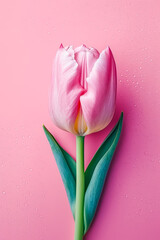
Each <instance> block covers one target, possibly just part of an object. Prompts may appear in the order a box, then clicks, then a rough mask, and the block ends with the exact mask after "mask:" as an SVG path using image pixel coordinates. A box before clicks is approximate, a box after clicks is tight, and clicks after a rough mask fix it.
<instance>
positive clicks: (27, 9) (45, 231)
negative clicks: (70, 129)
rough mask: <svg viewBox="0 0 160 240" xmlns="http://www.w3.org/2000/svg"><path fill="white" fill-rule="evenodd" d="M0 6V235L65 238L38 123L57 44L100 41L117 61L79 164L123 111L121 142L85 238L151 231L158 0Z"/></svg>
mask: <svg viewBox="0 0 160 240" xmlns="http://www.w3.org/2000/svg"><path fill="white" fill-rule="evenodd" d="M1 5H2V6H1V8H0V9H1V10H0V11H1V13H0V29H1V32H0V49H1V50H0V52H1V53H0V61H1V62H0V80H1V87H0V240H11V239H14V240H54V239H56V240H62V239H65V240H71V239H73V236H74V221H73V218H72V214H71V211H70V207H69V204H68V200H67V196H66V193H65V190H64V187H63V184H62V181H61V177H60V174H59V172H58V169H57V166H56V163H55V160H54V158H53V155H52V153H51V150H50V146H49V144H48V142H47V140H46V137H45V135H44V133H43V130H42V124H43V123H44V124H45V125H46V126H47V127H48V128H49V129H50V131H51V132H52V133H53V134H54V136H55V137H56V139H57V140H58V141H59V142H60V143H61V144H62V146H63V147H64V148H65V149H66V150H67V151H68V152H69V153H70V154H71V155H72V156H73V157H75V137H74V136H73V135H71V134H69V133H67V132H64V131H62V130H59V129H58V128H56V127H55V126H54V125H53V124H52V122H51V119H50V116H49V112H48V90H49V87H50V79H51V69H52V60H53V57H54V55H55V53H56V50H57V48H58V47H59V45H60V43H61V42H63V44H64V45H68V44H73V45H74V46H78V45H81V44H82V43H85V44H86V45H87V46H93V47H96V48H97V49H98V50H99V51H101V50H102V49H104V48H105V47H106V46H107V45H109V46H110V47H111V49H112V51H113V54H114V57H115V60H116V63H117V70H118V97H117V111H116V115H115V117H114V119H113V122H112V123H111V124H110V126H109V127H108V128H107V129H105V130H104V131H102V132H99V133H96V134H93V135H90V136H88V137H86V142H85V144H86V145H85V146H86V153H85V156H86V165H87V164H88V163H89V161H90V159H91V157H92V156H93V155H94V153H95V151H96V150H97V148H98V147H99V146H100V144H101V143H102V141H103V139H104V138H105V137H106V135H107V133H108V132H109V130H110V129H111V127H113V125H114V124H115V122H116V121H117V119H118V117H119V115H120V112H121V111H122V110H123V111H124V125H123V130H122V136H121V141H120V144H119V146H118V149H117V151H116V155H115V157H114V159H113V163H112V165H111V169H110V172H109V175H108V179H107V183H106V185H105V190H104V194H103V198H102V199H101V202H100V203H101V204H100V207H99V211H98V213H97V215H96V220H95V221H94V224H93V225H92V228H91V229H90V231H89V232H88V234H87V236H86V238H85V239H86V240H97V239H98V240H128V239H129V240H151V239H154V240H159V239H160V152H159V151H160V147H159V146H160V124H159V119H160V13H159V9H160V1H159V0H154V1H153V0H141V1H140V0H136V1H130V0H117V1H113V0H108V1H107V0H81V1H78V0H66V1H65V0H63V1H62V0H58V1H56V0H39V1H38V0H33V1H31V0H15V1H11V0H10V1H8V0H6V1H3V2H1Z"/></svg>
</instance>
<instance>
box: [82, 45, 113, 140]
mask: <svg viewBox="0 0 160 240" xmlns="http://www.w3.org/2000/svg"><path fill="white" fill-rule="evenodd" d="M87 83H88V91H87V92H86V93H85V94H84V95H82V96H81V97H80V103H81V108H82V112H83V115H84V119H85V121H86V124H87V131H86V132H85V134H84V135H87V134H90V133H92V132H97V131H100V130H102V129H103V128H105V127H106V126H107V125H108V124H109V122H110V121H111V119H112V117H113V115H114V111H115V102H116V89H117V76H116V66H115V61H114V58H113V55H112V52H111V50H110V49H109V48H107V49H105V50H103V51H102V53H101V54H100V56H99V58H98V60H97V61H96V62H95V64H94V66H93V68H92V71H91V73H90V75H89V77H88V78H87Z"/></svg>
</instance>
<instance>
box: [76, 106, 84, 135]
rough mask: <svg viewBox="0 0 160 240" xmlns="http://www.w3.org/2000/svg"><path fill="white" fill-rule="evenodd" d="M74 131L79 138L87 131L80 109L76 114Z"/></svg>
mask: <svg viewBox="0 0 160 240" xmlns="http://www.w3.org/2000/svg"><path fill="white" fill-rule="evenodd" d="M74 130H75V132H76V134H78V135H80V136H82V135H83V134H84V133H85V132H86V131H87V124H86V121H85V120H84V116H83V113H82V109H80V110H79V112H78V114H77V117H76V121H75V124H74Z"/></svg>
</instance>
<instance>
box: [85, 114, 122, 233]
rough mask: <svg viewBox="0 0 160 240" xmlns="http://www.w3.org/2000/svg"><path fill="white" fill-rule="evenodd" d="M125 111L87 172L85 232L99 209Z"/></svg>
mask: <svg viewBox="0 0 160 240" xmlns="http://www.w3.org/2000/svg"><path fill="white" fill-rule="evenodd" d="M122 122H123V113H121V116H120V119H119V121H118V123H117V124H116V126H115V127H114V129H113V130H112V131H111V133H110V134H109V135H108V137H107V138H106V139H105V140H104V142H103V143H102V145H101V147H100V148H99V149H98V151H97V152H96V154H95V155H94V157H93V159H92V161H91V162H90V164H89V165H88V168H87V169H86V172H85V181H86V193H85V202H84V226H85V229H84V234H85V233H86V232H87V230H88V228H89V226H90V224H91V222H92V220H93V218H94V215H95V212H96V209H97V206H98V202H99V199H100V196H101V193H102V190H103V186H104V182H105V179H106V175H107V172H108V169H109V166H110V163H111V160H112V157H113V154H114V152H115V149H116V146H117V144H118V140H119V137H120V134H121V129H122Z"/></svg>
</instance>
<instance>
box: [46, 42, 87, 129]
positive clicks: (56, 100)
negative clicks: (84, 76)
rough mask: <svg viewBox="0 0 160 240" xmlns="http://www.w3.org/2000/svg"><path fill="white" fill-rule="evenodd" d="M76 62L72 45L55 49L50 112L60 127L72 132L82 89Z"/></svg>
mask: <svg viewBox="0 0 160 240" xmlns="http://www.w3.org/2000/svg"><path fill="white" fill-rule="evenodd" d="M79 75H80V72H79V69H78V64H77V62H76V61H75V59H74V58H73V54H72V47H70V50H69V51H68V49H65V48H64V47H63V46H62V45H61V47H60V48H59V50H58V51H57V54H56V57H55V60H54V64H53V74H52V87H51V93H50V114H51V117H52V119H53V121H54V123H55V124H56V125H57V126H58V127H59V128H61V129H64V130H67V131H71V132H74V131H75V130H74V122H75V120H76V116H77V114H78V111H79V99H80V96H81V95H82V94H83V92H84V89H83V88H82V87H81V85H80V83H79Z"/></svg>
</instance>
